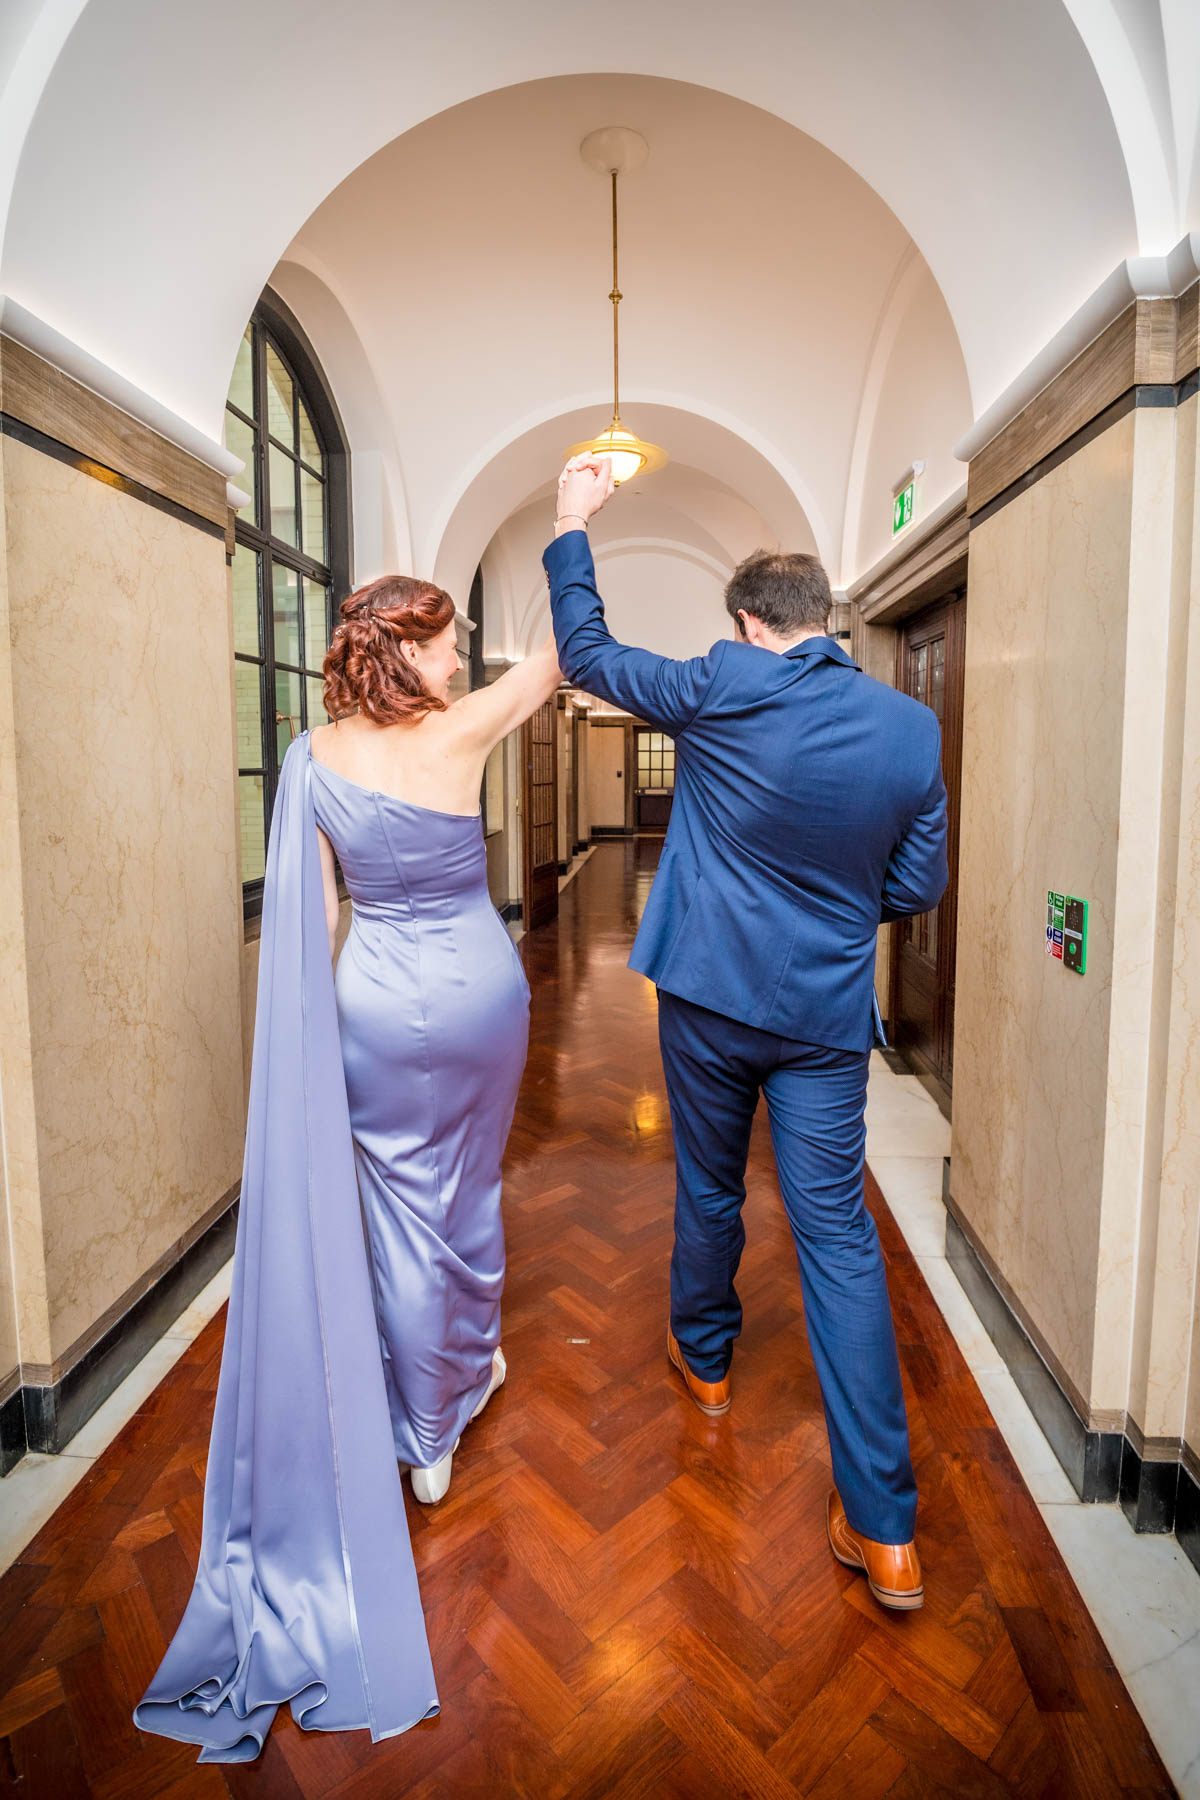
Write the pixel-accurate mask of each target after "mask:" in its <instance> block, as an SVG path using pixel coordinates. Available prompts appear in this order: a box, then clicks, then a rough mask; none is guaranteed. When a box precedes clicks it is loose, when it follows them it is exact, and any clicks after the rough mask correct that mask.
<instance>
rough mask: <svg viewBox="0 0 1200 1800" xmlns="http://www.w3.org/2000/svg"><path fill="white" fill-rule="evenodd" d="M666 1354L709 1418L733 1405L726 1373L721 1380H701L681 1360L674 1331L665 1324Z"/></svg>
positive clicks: (681, 1353) (718, 1414) (715, 1417)
mask: <svg viewBox="0 0 1200 1800" xmlns="http://www.w3.org/2000/svg"><path fill="white" fill-rule="evenodd" d="M667 1355H668V1356H669V1357H670V1359H671V1361H672V1362H673V1363H674V1364H675V1367H676V1368H677V1369H678V1370H679V1373H680V1374H681V1375H682V1376H683V1382H684V1386H685V1387H686V1388H687V1391H688V1393H689V1394H690V1395H691V1396H692V1399H693V1400H694V1401H695V1402H696V1405H697V1406H698V1407H699V1408H700V1411H701V1412H702V1413H707V1414H708V1416H709V1418H710V1419H718V1418H720V1416H721V1414H722V1413H727V1412H728V1411H729V1408H730V1407H731V1406H732V1405H733V1390H732V1387H731V1384H730V1380H729V1377H728V1375H726V1377H725V1379H724V1380H723V1381H701V1379H700V1377H699V1375H693V1373H692V1371H691V1370H690V1369H689V1368H688V1366H687V1364H686V1363H685V1362H684V1360H683V1352H682V1351H681V1350H680V1348H679V1345H678V1344H677V1343H676V1342H675V1333H674V1332H673V1331H672V1330H671V1327H670V1326H669V1325H668V1326H667Z"/></svg>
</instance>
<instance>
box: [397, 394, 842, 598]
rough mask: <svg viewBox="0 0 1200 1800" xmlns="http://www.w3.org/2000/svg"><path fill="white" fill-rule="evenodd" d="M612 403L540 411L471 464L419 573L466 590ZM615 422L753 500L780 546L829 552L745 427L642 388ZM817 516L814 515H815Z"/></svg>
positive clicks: (803, 501) (782, 469) (794, 481)
mask: <svg viewBox="0 0 1200 1800" xmlns="http://www.w3.org/2000/svg"><path fill="white" fill-rule="evenodd" d="M606 402H607V403H611V396H609V395H606V394H604V393H602V392H600V391H598V390H592V391H591V392H590V393H586V394H583V395H579V396H577V397H575V398H574V399H573V401H572V402H571V403H570V405H569V407H568V408H567V409H566V410H562V411H560V410H557V409H544V410H541V411H539V412H537V413H535V414H533V415H531V416H530V417H527V418H526V419H524V420H522V421H520V423H519V424H518V425H517V426H516V427H515V428H514V430H513V432H512V433H511V434H509V435H507V436H506V437H505V438H502V439H498V440H494V441H493V442H492V443H491V444H489V445H488V446H487V447H486V448H485V449H484V450H483V451H481V452H480V453H479V455H478V456H476V457H475V458H473V459H472V462H471V464H470V465H469V467H468V468H466V469H464V470H463V472H462V474H461V475H460V477H459V479H458V480H457V481H456V482H455V484H454V486H453V490H452V492H451V494H450V495H449V496H448V498H447V500H446V503H445V505H444V507H443V509H442V512H441V515H440V517H439V519H438V520H437V521H436V522H435V524H434V526H433V527H432V529H431V531H430V534H429V541H428V546H426V547H419V549H423V561H422V563H421V566H423V567H432V569H433V571H434V573H433V579H434V580H435V581H436V582H437V583H438V585H439V586H441V587H445V588H447V589H448V591H449V592H451V593H458V592H460V591H465V590H464V588H463V584H464V582H465V581H466V582H469V580H470V576H471V574H472V572H473V570H474V568H475V566H476V564H477V563H478V561H479V558H480V557H481V556H482V554H483V551H484V549H485V547H486V546H487V544H488V543H489V542H490V541H491V539H492V537H493V536H494V534H495V532H496V531H497V530H498V529H499V527H500V526H501V525H502V524H503V522H504V520H505V519H507V518H509V517H510V516H511V515H512V514H513V513H515V512H517V511H518V510H519V509H520V508H521V507H522V506H524V505H526V504H527V503H528V501H530V500H531V499H532V498H533V497H534V496H535V494H536V493H537V492H538V490H539V489H541V488H543V487H545V488H546V491H547V493H549V491H550V484H552V481H553V478H554V477H555V476H556V475H557V473H558V469H559V468H560V467H561V462H562V455H563V451H564V449H565V447H566V445H568V444H569V443H571V442H572V441H576V442H577V441H578V440H579V439H580V438H582V437H585V436H587V435H589V433H590V431H591V430H592V429H593V427H594V424H595V420H596V419H597V417H598V416H600V415H601V414H602V413H603V412H604V408H605V405H606ZM622 412H623V415H627V417H628V419H629V420H631V421H634V422H635V423H636V424H637V425H638V428H639V429H640V430H642V431H643V433H644V435H646V436H647V437H648V438H650V439H651V440H652V441H653V442H656V443H666V444H668V445H669V446H670V447H671V449H672V454H673V455H674V456H676V457H677V459H679V460H682V461H684V462H687V463H690V464H691V465H692V466H693V467H696V468H700V469H703V470H705V471H706V472H707V473H708V474H710V475H713V476H715V477H716V478H717V479H718V480H720V481H723V482H724V483H725V484H726V486H728V487H730V488H732V489H733V490H734V492H735V493H740V494H741V495H742V496H743V498H745V499H747V500H749V501H751V502H752V503H753V504H754V505H755V506H756V507H757V508H758V510H759V511H760V512H761V513H762V514H763V516H764V518H766V519H767V520H768V521H769V522H770V524H771V525H772V527H773V529H774V530H775V532H776V535H777V536H778V537H779V538H780V540H781V541H783V542H793V543H797V544H803V543H805V542H807V541H809V540H810V539H813V540H815V542H816V546H817V550H818V554H819V555H822V556H826V555H828V554H829V552H830V549H831V548H833V547H834V546H833V536H832V531H831V529H830V527H829V525H828V522H827V521H826V520H825V518H824V517H823V516H822V514H821V512H820V510H819V508H818V506H817V504H816V502H815V500H814V498H813V496H812V492H811V489H810V486H809V484H808V483H807V481H805V480H804V479H803V478H802V477H801V476H800V474H799V473H798V471H796V470H795V469H794V468H792V467H791V466H790V459H789V458H788V457H787V456H786V455H785V454H784V453H783V451H782V450H780V449H779V447H778V446H776V445H773V444H770V443H766V442H764V441H763V439H762V437H761V435H760V434H759V433H758V432H757V431H755V430H754V428H753V427H751V426H748V425H745V424H743V423H742V422H741V421H736V420H731V419H729V418H728V416H727V415H724V414H721V413H720V412H719V411H718V410H717V409H714V408H712V407H710V406H709V405H708V404H707V403H706V402H704V401H703V400H700V399H698V398H695V397H692V396H688V397H684V396H680V395H670V396H664V395H662V394H660V393H657V392H655V391H653V390H642V391H639V392H637V393H634V394H632V395H631V396H630V398H629V400H628V403H627V405H626V404H623V407H622ZM814 514H815V515H816V516H815V517H814V516H813V515H814Z"/></svg>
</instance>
